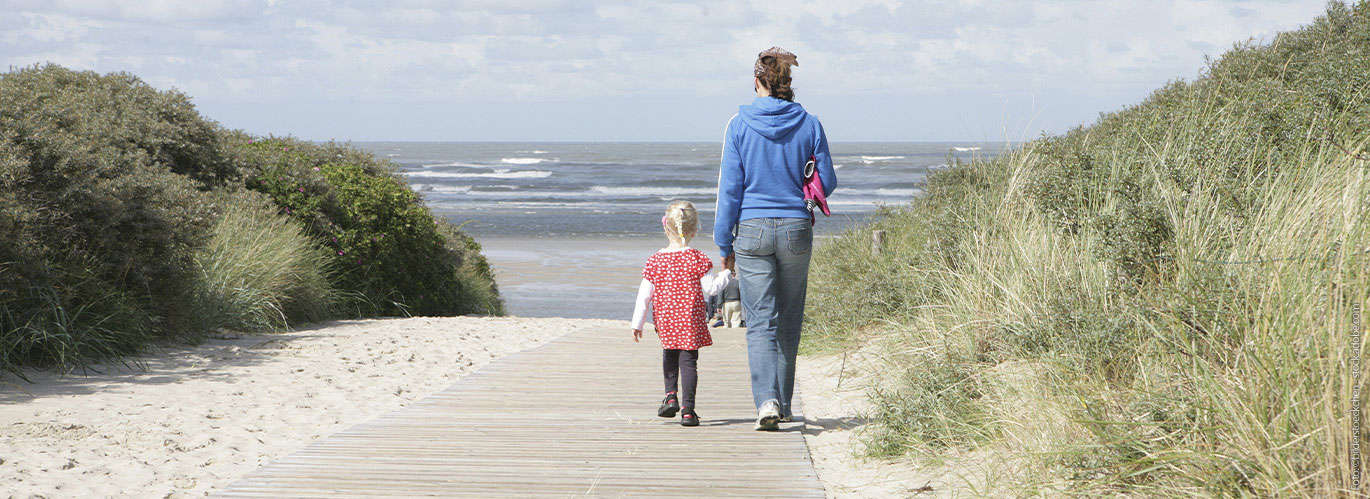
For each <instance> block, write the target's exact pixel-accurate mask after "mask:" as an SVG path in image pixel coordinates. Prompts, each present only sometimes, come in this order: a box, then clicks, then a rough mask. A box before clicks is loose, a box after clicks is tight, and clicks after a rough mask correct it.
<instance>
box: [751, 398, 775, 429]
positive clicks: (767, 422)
mask: <svg viewBox="0 0 1370 499" xmlns="http://www.w3.org/2000/svg"><path fill="white" fill-rule="evenodd" d="M755 429H756V431H775V430H779V429H780V403H778V402H776V401H774V400H767V401H766V403H764V404H761V409H759V410H757V411H756V428H755Z"/></svg>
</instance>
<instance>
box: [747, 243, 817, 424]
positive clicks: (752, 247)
mask: <svg viewBox="0 0 1370 499" xmlns="http://www.w3.org/2000/svg"><path fill="white" fill-rule="evenodd" d="M812 249H813V225H812V224H811V223H810V221H809V219H807V218H754V219H750V220H743V221H742V222H741V223H739V224H738V227H737V238H736V239H735V240H734V241H733V250H734V251H735V252H736V253H737V275H738V281H739V285H740V286H741V290H740V291H741V293H742V308H743V310H745V311H746V312H747V363H748V364H749V365H750V366H751V370H752V399H753V401H754V402H755V403H756V407H757V408H758V409H759V408H760V407H761V405H762V404H764V403H766V401H768V400H775V401H776V402H779V403H780V411H781V413H783V414H790V401H791V399H792V398H793V397H794V362H795V356H796V355H798V354H799V329H800V326H801V325H802V323H803V322H804V297H805V294H806V292H807V291H808V285H809V257H810V255H811V254H812Z"/></svg>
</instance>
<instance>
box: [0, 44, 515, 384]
mask: <svg viewBox="0 0 1370 499" xmlns="http://www.w3.org/2000/svg"><path fill="white" fill-rule="evenodd" d="M292 149H293V150H292ZM245 186H246V187H247V188H248V189H245V188H244V187H245ZM250 191H258V192H261V193H265V194H266V195H264V196H263V195H261V194H254V193H252V192H250ZM325 253H326V254H325ZM502 312H503V310H502V305H501V303H500V301H499V296H498V292H497V290H496V289H495V287H494V281H493V278H492V276H491V274H490V271H489V268H488V266H487V265H486V263H485V260H484V257H482V256H481V255H480V247H479V246H478V245H476V244H475V243H474V241H472V240H470V238H467V237H465V236H464V235H462V234H461V233H460V232H459V231H457V230H455V229H452V228H448V227H444V226H442V225H441V224H440V223H439V222H437V221H435V220H434V219H433V217H432V216H431V215H430V214H429V213H428V211H427V209H426V208H424V206H423V205H422V203H421V202H420V200H419V198H418V197H417V196H416V195H415V194H414V193H412V192H411V191H410V190H409V189H408V188H407V187H406V185H405V184H404V182H403V181H402V180H400V179H399V178H398V177H397V176H396V175H395V174H394V172H393V168H392V166H391V165H390V164H388V163H385V162H381V161H377V160H376V159H375V158H374V157H373V156H372V155H370V154H368V153H366V152H363V151H360V150H357V149H355V148H351V147H347V146H342V145H337V144H326V145H315V144H310V143H307V142H301V141H298V140H294V139H267V140H254V139H253V138H252V137H250V136H248V135H246V134H244V133H241V132H235V131H227V130H223V129H221V128H220V127H219V126H218V125H216V124H214V123H213V122H210V121H208V120H205V119H203V118H202V117H200V115H199V114H198V113H197V112H196V110H195V108H194V106H193V105H191V103H190V101H189V99H188V98H187V97H186V96H185V95H183V94H180V93H178V92H175V91H167V92H159V91H157V90H155V89H153V88H152V87H150V86H148V85H147V84H145V83H143V82H142V81H140V80H139V79H138V78H137V77H134V76H132V75H129V74H126V73H112V74H107V75H99V74H96V73H94V72H89V71H71V70H68V69H65V68H62V67H59V66H55V65H46V66H41V67H31V68H24V69H20V70H17V71H12V72H10V73H4V74H0V371H9V372H12V373H16V374H18V373H20V372H21V368H23V367H30V366H36V367H54V368H59V369H70V368H73V367H79V366H84V365H88V364H90V363H93V362H99V361H105V360H117V359H119V358H121V357H123V356H125V355H128V354H130V353H133V352H135V351H137V350H138V349H140V348H141V347H143V346H144V345H146V344H147V343H148V342H152V341H165V340H178V339H194V338H197V337H199V335H200V334H201V333H203V332H205V331H208V330H213V329H223V328H227V329H241V330H249V331H271V330H276V329H280V328H282V327H286V326H287V325H290V324H296V323H300V322H304V321H312V320H321V319H326V318H330V317H335V316H338V315H374V314H404V313H418V314H433V315H438V314H444V315H446V314H462V313H486V314H499V313H502Z"/></svg>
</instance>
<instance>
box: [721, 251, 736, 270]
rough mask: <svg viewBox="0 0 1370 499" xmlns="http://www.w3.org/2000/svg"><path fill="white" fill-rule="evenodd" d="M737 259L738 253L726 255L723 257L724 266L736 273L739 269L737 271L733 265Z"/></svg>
mask: <svg viewBox="0 0 1370 499" xmlns="http://www.w3.org/2000/svg"><path fill="white" fill-rule="evenodd" d="M736 261H737V255H736V254H733V255H728V256H726V257H724V258H723V268H725V269H728V270H732V271H733V272H734V273H736V272H737V271H736V270H733V265H734V263H733V262H736Z"/></svg>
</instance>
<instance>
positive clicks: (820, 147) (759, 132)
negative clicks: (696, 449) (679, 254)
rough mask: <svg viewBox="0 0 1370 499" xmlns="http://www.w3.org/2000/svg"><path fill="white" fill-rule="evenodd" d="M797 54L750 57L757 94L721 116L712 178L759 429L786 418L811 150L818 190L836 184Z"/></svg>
mask: <svg viewBox="0 0 1370 499" xmlns="http://www.w3.org/2000/svg"><path fill="white" fill-rule="evenodd" d="M798 65H799V61H798V60H797V59H796V57H795V55H794V54H792V53H790V52H787V51H785V50H784V49H781V48H779V47H771V48H770V49H767V50H766V51H764V52H761V53H760V54H758V55H757V60H756V64H755V65H754V67H753V73H754V78H753V79H752V84H753V86H754V88H755V89H756V100H754V101H752V104H751V105H749V106H742V107H741V108H740V109H739V111H738V113H737V115H736V116H734V117H733V118H732V119H731V120H729V121H728V127H727V129H726V131H725V132H724V136H723V161H722V165H721V167H720V170H719V175H718V208H717V212H716V214H715V219H714V242H715V243H716V244H718V248H719V251H720V252H721V253H722V256H723V262H724V263H723V265H724V266H725V267H731V266H732V264H733V263H734V259H735V263H736V266H737V274H738V279H739V280H740V281H741V282H740V284H741V294H742V308H743V310H744V312H745V313H746V316H747V360H748V363H749V364H750V366H751V371H752V398H753V399H754V402H755V403H756V408H757V418H756V429H757V430H766V431H772V430H776V429H778V428H779V424H778V423H780V422H781V421H789V420H790V401H791V398H792V397H793V395H794V362H795V355H796V354H797V353H798V350H799V328H800V325H801V323H803V321H804V295H805V291H806V288H807V287H808V280H809V255H810V251H811V249H812V247H813V225H812V222H811V221H810V218H809V217H810V215H809V211H808V210H807V209H805V207H804V195H803V192H802V190H801V188H802V185H803V180H804V175H803V168H804V164H805V163H806V162H807V161H808V160H809V157H810V156H812V157H813V158H815V160H816V163H817V169H818V175H819V177H820V179H821V180H822V181H823V190H824V193H823V194H824V195H831V194H832V190H833V188H834V187H836V186H837V174H836V173H835V172H834V171H833V167H832V158H831V157H829V155H828V138H827V136H825V135H824V134H823V125H822V124H820V123H819V122H818V118H817V117H814V116H813V115H811V114H809V113H808V112H806V111H804V107H803V106H800V105H799V104H798V103H796V102H794V90H793V89H791V88H790V66H798Z"/></svg>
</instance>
